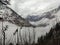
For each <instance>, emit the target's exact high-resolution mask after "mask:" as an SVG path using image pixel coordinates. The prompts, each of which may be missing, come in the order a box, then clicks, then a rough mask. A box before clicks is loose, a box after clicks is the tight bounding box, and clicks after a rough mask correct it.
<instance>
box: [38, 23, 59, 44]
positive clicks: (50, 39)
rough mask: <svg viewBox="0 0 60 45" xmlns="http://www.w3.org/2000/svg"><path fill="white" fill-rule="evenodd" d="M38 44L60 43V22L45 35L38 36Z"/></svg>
mask: <svg viewBox="0 0 60 45" xmlns="http://www.w3.org/2000/svg"><path fill="white" fill-rule="evenodd" d="M38 45H60V23H57V24H56V26H55V27H54V28H51V29H50V32H49V33H46V35H45V36H41V37H40V38H38Z"/></svg>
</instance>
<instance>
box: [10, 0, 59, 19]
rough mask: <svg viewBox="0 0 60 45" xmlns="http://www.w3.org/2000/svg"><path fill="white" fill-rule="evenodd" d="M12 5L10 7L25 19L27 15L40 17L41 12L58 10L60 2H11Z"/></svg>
mask: <svg viewBox="0 0 60 45" xmlns="http://www.w3.org/2000/svg"><path fill="white" fill-rule="evenodd" d="M10 3H11V5H10V7H11V8H12V9H13V10H15V11H16V12H17V13H18V14H19V15H20V14H21V16H22V17H23V18H25V17H26V16H27V15H31V14H35V15H36V14H39V15H40V13H41V12H44V11H47V10H50V9H53V8H56V7H57V6H58V5H59V4H60V0H11V1H10Z"/></svg>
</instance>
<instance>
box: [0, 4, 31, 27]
mask: <svg viewBox="0 0 60 45" xmlns="http://www.w3.org/2000/svg"><path fill="white" fill-rule="evenodd" d="M2 5H3V4H2ZM1 11H2V14H1V13H0V16H1V17H0V20H4V21H8V22H10V23H13V24H15V25H17V26H27V27H30V26H32V25H31V24H30V23H29V22H28V21H27V20H25V19H23V18H22V17H21V16H20V15H18V14H17V13H16V12H15V11H13V10H12V9H11V8H9V7H6V9H4V8H3V6H2V9H1V10H0V12H1ZM4 11H5V12H4ZM3 12H4V13H3ZM2 15H3V18H2Z"/></svg>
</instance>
